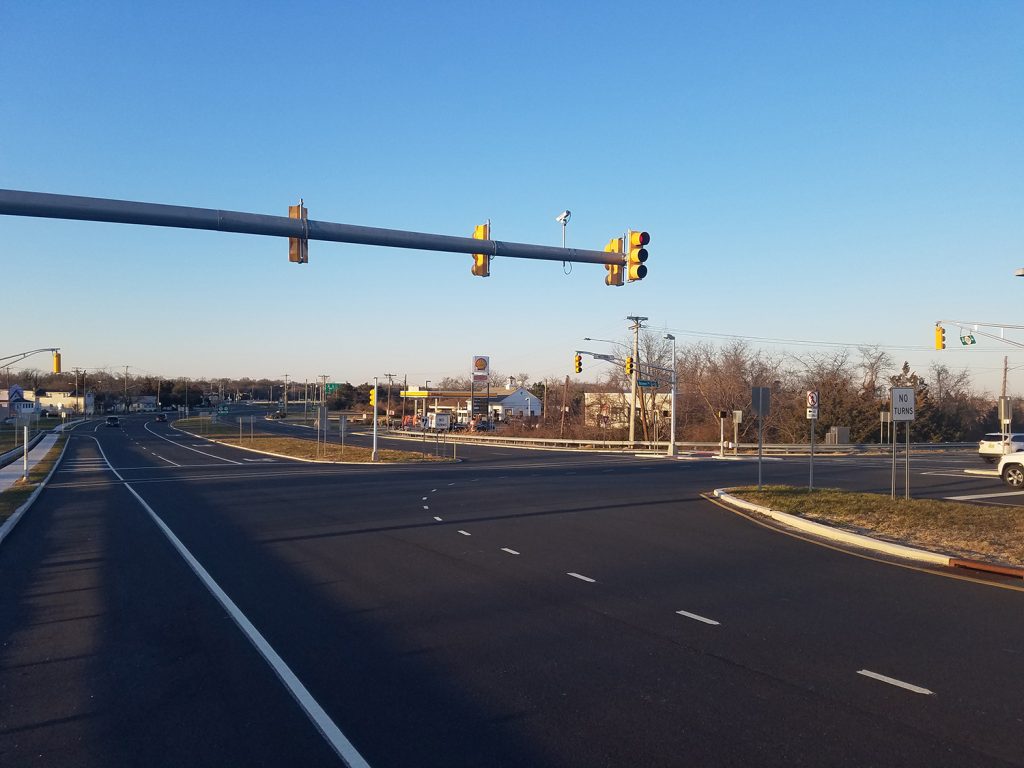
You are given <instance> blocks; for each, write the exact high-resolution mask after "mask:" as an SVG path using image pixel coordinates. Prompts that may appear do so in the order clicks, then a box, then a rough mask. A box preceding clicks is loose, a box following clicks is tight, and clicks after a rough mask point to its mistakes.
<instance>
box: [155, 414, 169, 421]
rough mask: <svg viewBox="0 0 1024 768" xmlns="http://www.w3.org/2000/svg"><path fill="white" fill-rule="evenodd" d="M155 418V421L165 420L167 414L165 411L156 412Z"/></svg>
mask: <svg viewBox="0 0 1024 768" xmlns="http://www.w3.org/2000/svg"><path fill="white" fill-rule="evenodd" d="M156 420H157V421H167V414H166V413H158V414H157V415H156Z"/></svg>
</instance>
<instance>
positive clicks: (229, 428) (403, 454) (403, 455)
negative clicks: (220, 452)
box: [174, 418, 451, 463]
mask: <svg viewBox="0 0 1024 768" xmlns="http://www.w3.org/2000/svg"><path fill="white" fill-rule="evenodd" d="M174 426H175V427H176V428H177V429H180V430H182V431H184V432H188V433H190V434H193V435H199V436H201V437H206V438H210V439H211V440H216V441H217V442H218V443H224V444H225V445H234V446H238V447H240V448H247V449H250V450H254V451H260V452H263V453H276V454H277V455H279V456H289V457H291V458H295V459H307V460H311V461H341V462H354V463H360V462H367V463H369V462H370V460H371V453H372V451H371V450H370V449H369V448H361V447H359V446H353V445H346V446H344V447H342V446H341V445H339V444H338V443H327V444H324V443H320V445H319V446H318V445H317V442H316V441H315V440H301V439H299V438H296V437H281V436H280V435H272V434H268V433H266V432H258V431H257V432H255V433H253V434H252V435H250V433H249V429H248V426H243V430H242V438H241V440H239V437H238V426H237V425H230V424H221V423H220V422H213V423H211V422H210V420H209V419H208V418H190V419H179V420H178V421H175V422H174ZM439 461H440V462H443V461H451V459H450V458H448V457H443V456H442V457H439V456H434V455H433V454H431V453H428V454H426V455H425V456H424V455H423V454H422V453H418V452H412V451H394V450H379V451H377V462H378V463H381V462H385V463H395V462H439Z"/></svg>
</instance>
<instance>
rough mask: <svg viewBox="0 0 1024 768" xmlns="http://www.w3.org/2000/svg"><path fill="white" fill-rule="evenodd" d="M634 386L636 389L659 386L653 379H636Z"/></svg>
mask: <svg viewBox="0 0 1024 768" xmlns="http://www.w3.org/2000/svg"><path fill="white" fill-rule="evenodd" d="M636 385H637V386H638V387H658V386H661V384H660V382H658V381H655V380H653V379H637V382H636Z"/></svg>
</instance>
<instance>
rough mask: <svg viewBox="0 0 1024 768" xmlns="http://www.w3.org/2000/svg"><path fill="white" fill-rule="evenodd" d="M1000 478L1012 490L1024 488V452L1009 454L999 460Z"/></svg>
mask: <svg viewBox="0 0 1024 768" xmlns="http://www.w3.org/2000/svg"><path fill="white" fill-rule="evenodd" d="M998 470H999V476H1000V477H1001V478H1003V482H1004V483H1006V484H1007V485H1008V486H1010V487H1011V488H1024V451H1017V452H1015V453H1008V454H1006V455H1005V456H1003V458H1001V459H1000V460H999V466H998Z"/></svg>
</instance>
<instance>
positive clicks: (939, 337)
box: [935, 325, 946, 349]
mask: <svg viewBox="0 0 1024 768" xmlns="http://www.w3.org/2000/svg"><path fill="white" fill-rule="evenodd" d="M935 348H936V349H945V348H946V329H945V328H943V327H942V326H941V325H936V326H935Z"/></svg>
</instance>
